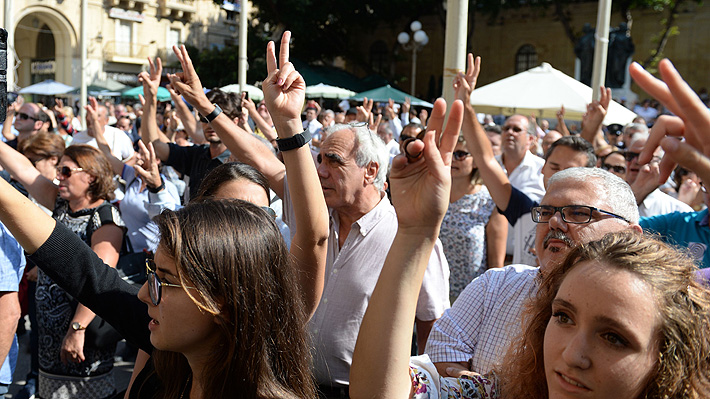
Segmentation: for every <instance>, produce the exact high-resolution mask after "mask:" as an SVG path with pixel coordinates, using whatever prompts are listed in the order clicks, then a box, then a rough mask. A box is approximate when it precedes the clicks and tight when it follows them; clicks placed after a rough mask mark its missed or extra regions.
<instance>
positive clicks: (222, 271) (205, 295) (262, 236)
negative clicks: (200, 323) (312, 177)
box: [153, 200, 315, 398]
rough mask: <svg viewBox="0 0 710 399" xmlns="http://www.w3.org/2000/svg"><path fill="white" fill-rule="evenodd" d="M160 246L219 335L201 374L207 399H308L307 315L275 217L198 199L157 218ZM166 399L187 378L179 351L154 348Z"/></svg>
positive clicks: (246, 206)
mask: <svg viewBox="0 0 710 399" xmlns="http://www.w3.org/2000/svg"><path fill="white" fill-rule="evenodd" d="M155 220H156V223H157V224H158V227H159V229H160V235H161V241H160V245H161V248H162V249H163V250H164V251H165V253H167V254H170V256H171V257H172V260H173V261H174V262H175V265H176V268H177V273H178V277H179V279H180V282H181V284H182V285H183V286H190V287H195V288H196V289H194V290H192V289H190V290H188V289H186V290H185V292H187V293H188V295H190V297H191V298H192V300H193V301H194V302H195V304H196V305H197V306H198V307H199V308H200V309H202V310H203V311H205V312H208V313H210V314H213V315H214V316H215V317H216V318H217V321H218V325H219V327H218V328H219V331H220V334H221V335H222V337H221V339H220V344H219V345H218V347H215V348H214V349H213V351H212V353H213V355H212V356H213V359H212V360H211V361H210V362H209V364H210V365H209V366H208V367H207V368H206V369H205V370H203V375H202V380H203V381H204V383H203V386H204V387H205V388H204V389H205V391H204V397H207V398H236V397H239V398H277V397H278V398H287V397H288V398H313V397H315V387H314V383H313V379H312V375H311V371H310V369H311V361H310V360H311V356H310V351H309V348H308V344H307V342H308V341H307V332H306V323H307V316H306V312H305V310H304V304H303V303H302V299H301V297H302V296H301V295H300V293H299V292H298V288H297V283H296V271H295V270H294V268H293V262H292V260H291V256H290V254H289V251H288V248H287V247H286V244H285V243H284V241H283V238H282V237H281V233H280V232H279V230H278V228H277V227H276V225H275V224H274V221H273V219H272V218H271V217H270V216H269V215H268V214H267V213H266V212H264V211H263V210H262V209H261V208H259V207H258V206H256V205H253V204H251V203H249V202H246V201H241V200H202V201H200V200H198V201H194V202H191V203H190V204H188V205H187V206H186V207H184V208H182V209H181V210H179V211H177V212H172V211H165V212H163V213H162V214H161V215H159V216H158V217H157V218H156V219H155ZM153 357H154V364H155V370H156V372H157V374H158V377H159V378H160V380H161V381H162V384H163V387H164V394H163V395H162V397H164V398H178V397H179V396H180V394H181V390H182V389H183V388H184V386H185V383H186V381H187V379H188V377H189V375H190V374H189V373H190V368H189V366H188V364H187V360H186V359H185V357H184V356H183V355H182V354H180V353H175V352H165V351H160V350H155V351H154V352H153Z"/></svg>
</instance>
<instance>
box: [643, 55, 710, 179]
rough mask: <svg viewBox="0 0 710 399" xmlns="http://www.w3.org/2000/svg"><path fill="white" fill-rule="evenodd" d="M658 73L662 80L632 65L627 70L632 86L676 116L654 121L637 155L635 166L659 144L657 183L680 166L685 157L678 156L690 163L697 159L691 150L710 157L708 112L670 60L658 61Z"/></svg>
mask: <svg viewBox="0 0 710 399" xmlns="http://www.w3.org/2000/svg"><path fill="white" fill-rule="evenodd" d="M658 71H659V72H660V74H661V78H662V79H663V80H660V79H657V78H655V77H654V76H653V75H651V74H650V73H648V72H647V71H646V70H644V69H643V67H641V65H639V64H638V63H636V62H634V63H632V64H631V66H630V67H629V72H630V73H631V77H632V78H633V79H634V81H635V82H636V84H638V85H639V86H640V87H641V88H642V89H643V90H645V91H646V92H647V93H648V94H650V95H652V96H653V97H654V98H655V99H656V100H658V101H659V102H660V103H661V104H663V105H664V106H665V107H666V108H668V110H669V111H671V112H672V113H673V114H675V115H676V116H675V117H673V116H666V115H664V116H660V117H659V118H658V119H657V120H656V123H654V125H653V128H651V135H650V137H649V139H648V141H647V142H646V146H645V147H644V148H643V150H642V151H641V155H640V156H639V163H648V162H649V161H651V159H652V157H653V153H654V152H655V150H656V148H658V146H659V145H660V146H661V147H662V148H663V149H664V151H666V154H665V155H664V156H663V160H662V161H661V165H660V179H659V182H660V181H665V180H666V179H667V178H668V176H669V175H670V173H671V171H673V168H674V167H675V164H676V163H679V162H680V163H682V164H683V162H681V161H682V160H684V159H685V158H683V157H682V156H680V155H681V154H683V155H689V156H691V157H692V160H690V159H689V161H692V162H696V161H697V160H699V159H701V158H698V156H699V154H695V153H694V151H693V150H692V149H691V147H692V148H695V149H697V150H698V151H700V152H701V153H702V154H703V155H705V157H708V156H710V139H708V130H709V129H710V110H708V108H707V107H706V106H705V104H703V102H702V101H701V100H700V99H699V98H698V96H697V94H695V92H694V91H693V89H692V88H691V87H690V86H689V85H688V84H687V83H686V82H685V81H684V80H683V77H682V76H680V74H679V73H678V71H677V70H676V69H675V67H673V64H672V63H671V62H670V60H668V59H663V60H661V62H660V63H659V64H658ZM666 136H669V137H666ZM679 137H683V138H685V142H684V143H680V142H679V141H678V140H677V138H679ZM691 154H692V155H691ZM684 165H685V164H684Z"/></svg>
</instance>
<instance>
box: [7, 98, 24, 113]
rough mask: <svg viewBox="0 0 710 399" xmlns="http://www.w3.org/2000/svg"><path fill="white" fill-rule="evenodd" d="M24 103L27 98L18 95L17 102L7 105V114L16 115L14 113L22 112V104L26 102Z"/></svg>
mask: <svg viewBox="0 0 710 399" xmlns="http://www.w3.org/2000/svg"><path fill="white" fill-rule="evenodd" d="M24 103H25V98H24V97H22V96H17V99H16V100H15V102H13V103H12V104H9V105H8V106H7V114H8V115H14V114H16V113H18V112H20V108H22V104H24Z"/></svg>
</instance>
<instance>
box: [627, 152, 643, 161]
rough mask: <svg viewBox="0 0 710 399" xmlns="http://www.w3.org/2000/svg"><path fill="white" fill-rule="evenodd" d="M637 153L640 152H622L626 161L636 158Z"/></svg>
mask: <svg viewBox="0 0 710 399" xmlns="http://www.w3.org/2000/svg"><path fill="white" fill-rule="evenodd" d="M639 155H641V154H640V153H638V152H631V151H626V152H625V153H624V158H625V159H626V162H631V161H633V160H634V158H638V156H639Z"/></svg>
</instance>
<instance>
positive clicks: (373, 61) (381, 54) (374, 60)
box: [370, 40, 389, 73]
mask: <svg viewBox="0 0 710 399" xmlns="http://www.w3.org/2000/svg"><path fill="white" fill-rule="evenodd" d="M388 53H389V51H388V50H387V45H386V44H385V42H383V41H382V40H378V41H376V42H374V43H372V46H370V66H371V67H372V69H373V70H374V71H377V72H380V73H383V72H385V68H387V67H388V62H387V58H388V57H387V56H388Z"/></svg>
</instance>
